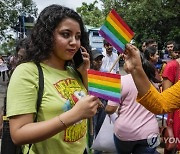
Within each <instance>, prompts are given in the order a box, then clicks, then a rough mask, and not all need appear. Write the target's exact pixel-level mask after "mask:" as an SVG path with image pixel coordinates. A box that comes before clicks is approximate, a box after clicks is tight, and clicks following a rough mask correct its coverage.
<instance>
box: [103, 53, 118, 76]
mask: <svg viewBox="0 0 180 154" xmlns="http://www.w3.org/2000/svg"><path fill="white" fill-rule="evenodd" d="M117 58H118V54H116V53H114V52H112V54H111V55H110V56H109V55H107V54H105V55H104V57H103V59H102V66H101V68H100V71H102V72H110V69H111V67H112V66H113V64H114V63H115V61H116V60H117ZM117 72H119V62H117V63H116V65H115V66H114V68H113V69H112V71H111V73H117Z"/></svg>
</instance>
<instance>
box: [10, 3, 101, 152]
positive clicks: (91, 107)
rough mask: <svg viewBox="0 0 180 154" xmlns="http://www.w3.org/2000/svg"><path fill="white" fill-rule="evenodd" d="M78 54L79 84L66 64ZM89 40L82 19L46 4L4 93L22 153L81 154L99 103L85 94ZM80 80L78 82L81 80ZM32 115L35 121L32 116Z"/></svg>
mask: <svg viewBox="0 0 180 154" xmlns="http://www.w3.org/2000/svg"><path fill="white" fill-rule="evenodd" d="M80 47H81V49H82V50H83V52H82V56H83V64H82V65H81V66H80V67H79V68H78V71H79V73H80V74H81V75H82V80H81V79H80V77H79V76H78V73H77V72H76V71H75V68H73V67H71V66H69V62H71V61H72V59H73V56H74V55H75V53H76V52H77V51H78V50H79V48H80ZM88 48H89V46H88V36H87V33H86V31H85V29H84V24H83V21H82V19H81V17H80V16H79V15H78V13H76V12H75V11H74V10H72V9H69V8H67V7H63V6H61V5H50V6H48V7H46V8H45V9H44V10H43V11H42V12H41V13H40V15H39V17H38V19H37V22H36V24H35V25H34V27H33V30H32V33H31V36H30V40H29V47H28V49H27V50H26V57H25V59H24V62H23V63H22V64H20V65H18V66H17V67H16V69H15V70H14V72H13V74H12V76H11V79H10V82H9V86H8V91H7V117H8V118H9V123H10V131H11V137H12V140H13V142H14V143H15V144H17V145H24V146H23V153H24V154H26V153H27V151H28V150H29V146H28V145H26V144H29V143H33V144H32V146H31V148H30V152H29V153H39V154H50V153H51V154H60V153H62V154H74V153H76V154H82V153H83V152H84V150H85V147H86V145H87V144H86V132H87V120H86V119H87V118H91V117H92V116H94V115H95V114H96V112H97V108H98V106H99V105H100V104H101V102H100V100H99V99H98V98H97V97H94V96H90V95H87V90H86V88H87V73H86V70H87V69H89V67H90V61H89V54H88V52H87V50H86V49H88ZM35 63H40V65H41V67H42V70H43V74H44V91H43V96H42V101H41V105H40V108H39V111H38V113H37V111H36V101H37V100H36V99H37V91H38V78H39V77H38V70H37V67H36V65H35ZM82 81H83V82H82ZM36 114H37V121H38V122H34V121H33V118H34V117H35V115H36Z"/></svg>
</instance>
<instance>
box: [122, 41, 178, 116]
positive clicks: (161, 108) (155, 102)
mask: <svg viewBox="0 0 180 154" xmlns="http://www.w3.org/2000/svg"><path fill="white" fill-rule="evenodd" d="M124 58H125V71H126V72H128V73H131V74H132V77H133V79H134V82H135V84H136V87H137V90H138V102H139V103H141V104H142V105H143V106H144V107H146V108H147V109H148V110H149V111H151V112H153V113H155V114H161V113H167V112H172V111H173V110H175V109H179V108H180V81H178V82H177V84H175V85H174V86H172V87H171V88H168V89H167V90H165V91H163V92H162V93H159V92H158V91H157V90H156V89H155V88H154V87H153V86H152V85H151V83H150V81H149V80H148V78H147V76H146V74H145V72H144V71H143V68H142V64H141V58H140V52H139V50H138V49H137V48H136V47H135V46H133V45H131V44H127V45H126V51H125V55H124Z"/></svg>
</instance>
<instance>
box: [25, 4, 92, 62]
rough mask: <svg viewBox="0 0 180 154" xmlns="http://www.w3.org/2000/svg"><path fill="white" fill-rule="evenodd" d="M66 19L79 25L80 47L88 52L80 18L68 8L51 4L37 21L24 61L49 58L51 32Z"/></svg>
mask: <svg viewBox="0 0 180 154" xmlns="http://www.w3.org/2000/svg"><path fill="white" fill-rule="evenodd" d="M66 18H72V19H74V20H75V21H77V22H78V23H79V25H80V30H81V38H80V41H81V45H82V46H83V47H85V48H86V49H87V51H89V49H90V48H89V40H88V34H87V32H86V30H85V28H84V24H83V21H82V19H81V17H80V16H79V15H78V14H77V13H76V12H75V11H74V10H72V9H70V8H67V7H64V6H61V5H55V4H53V5H50V6H48V7H46V8H45V9H44V10H43V11H42V12H41V13H40V15H39V17H38V19H37V22H36V24H35V26H34V28H33V30H32V34H31V36H30V47H29V49H28V50H27V57H26V61H34V62H41V61H42V60H45V59H48V58H49V56H50V53H51V52H52V50H53V42H54V36H53V32H54V30H55V29H56V27H57V26H58V25H59V23H60V22H62V21H63V20H64V19H66Z"/></svg>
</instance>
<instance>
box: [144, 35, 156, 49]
mask: <svg viewBox="0 0 180 154" xmlns="http://www.w3.org/2000/svg"><path fill="white" fill-rule="evenodd" d="M145 46H146V48H148V47H155V48H156V49H158V44H157V42H156V40H155V39H152V38H150V39H147V40H146V43H145Z"/></svg>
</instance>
